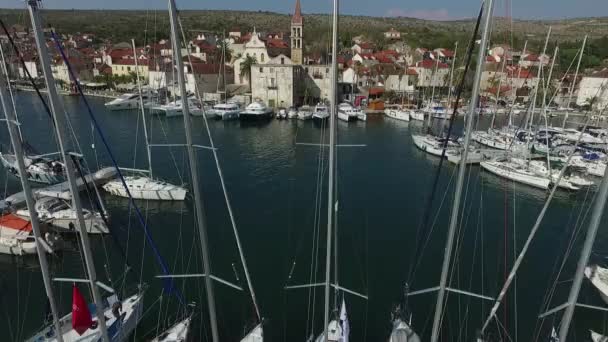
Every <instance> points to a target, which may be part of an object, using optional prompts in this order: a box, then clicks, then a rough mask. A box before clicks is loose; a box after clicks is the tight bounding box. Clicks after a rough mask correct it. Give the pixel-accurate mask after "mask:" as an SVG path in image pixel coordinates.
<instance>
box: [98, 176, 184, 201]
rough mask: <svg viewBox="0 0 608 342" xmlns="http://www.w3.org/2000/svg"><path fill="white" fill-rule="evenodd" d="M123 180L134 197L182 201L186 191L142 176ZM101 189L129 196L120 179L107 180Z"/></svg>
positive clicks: (115, 194)
mask: <svg viewBox="0 0 608 342" xmlns="http://www.w3.org/2000/svg"><path fill="white" fill-rule="evenodd" d="M124 180H125V183H126V184H127V187H128V188H129V192H130V193H131V196H133V198H135V199H145V200H158V201H183V200H184V199H185V198H186V193H187V192H188V191H187V190H186V189H185V188H184V187H181V186H177V185H173V184H170V183H167V182H163V181H160V180H155V179H151V178H149V177H144V176H127V177H124ZM103 189H104V190H105V191H107V192H109V193H110V194H112V195H114V196H119V197H127V198H128V197H129V195H128V194H127V191H126V190H125V188H124V186H123V184H122V182H121V181H120V179H114V180H111V181H109V182H107V183H106V184H104V185H103Z"/></svg>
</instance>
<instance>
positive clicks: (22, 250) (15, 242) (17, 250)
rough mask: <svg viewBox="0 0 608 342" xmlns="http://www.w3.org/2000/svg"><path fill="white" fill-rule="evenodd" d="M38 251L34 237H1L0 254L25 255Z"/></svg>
mask: <svg viewBox="0 0 608 342" xmlns="http://www.w3.org/2000/svg"><path fill="white" fill-rule="evenodd" d="M36 253H37V251H36V242H35V241H34V238H33V237H32V238H31V239H27V240H22V239H19V238H16V237H11V236H7V237H0V254H7V255H17V256H25V255H34V254H36Z"/></svg>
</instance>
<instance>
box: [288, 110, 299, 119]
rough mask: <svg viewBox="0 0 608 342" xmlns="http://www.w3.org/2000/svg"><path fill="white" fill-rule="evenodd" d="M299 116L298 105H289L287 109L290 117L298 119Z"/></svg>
mask: <svg viewBox="0 0 608 342" xmlns="http://www.w3.org/2000/svg"><path fill="white" fill-rule="evenodd" d="M297 117H298V109H297V108H296V107H289V109H288V110H287V118H288V119H296V118H297Z"/></svg>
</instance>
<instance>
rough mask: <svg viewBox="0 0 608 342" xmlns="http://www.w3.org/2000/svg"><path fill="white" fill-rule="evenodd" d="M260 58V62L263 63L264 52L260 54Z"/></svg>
mask: <svg viewBox="0 0 608 342" xmlns="http://www.w3.org/2000/svg"><path fill="white" fill-rule="evenodd" d="M260 60H261V61H262V63H264V53H263V52H262V53H261V54H260Z"/></svg>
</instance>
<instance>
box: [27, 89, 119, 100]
mask: <svg viewBox="0 0 608 342" xmlns="http://www.w3.org/2000/svg"><path fill="white" fill-rule="evenodd" d="M15 89H17V90H18V91H27V92H32V93H34V92H36V90H35V89H34V88H32V87H24V86H15ZM40 92H41V93H46V92H47V90H46V89H40ZM58 92H59V94H60V95H64V96H71V94H70V92H68V91H66V90H63V89H60V90H59V91H58ZM84 95H85V96H93V97H99V98H105V99H114V98H116V97H118V96H120V95H121V94H120V93H110V92H102V91H99V92H90V91H84Z"/></svg>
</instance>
